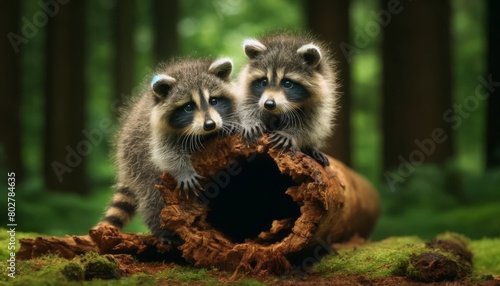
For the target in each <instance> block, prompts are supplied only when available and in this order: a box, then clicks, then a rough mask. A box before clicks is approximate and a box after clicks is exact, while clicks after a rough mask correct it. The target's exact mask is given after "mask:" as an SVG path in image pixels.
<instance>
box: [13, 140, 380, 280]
mask: <svg viewBox="0 0 500 286" xmlns="http://www.w3.org/2000/svg"><path fill="white" fill-rule="evenodd" d="M193 161H194V166H195V168H196V169H197V171H198V173H199V174H200V175H202V176H204V178H205V179H204V180H203V182H202V183H204V186H205V191H204V192H203V193H200V194H199V196H198V197H193V196H192V195H191V198H187V197H186V194H185V193H184V192H181V193H180V192H179V190H178V189H176V182H175V181H174V180H173V179H172V178H171V177H169V176H168V174H164V175H163V176H162V178H163V179H164V183H163V184H162V185H158V188H159V190H161V191H162V192H163V193H164V196H165V200H166V201H167V202H168V206H167V207H166V208H165V209H163V211H162V213H161V220H162V224H163V226H164V227H166V228H170V229H173V230H175V231H176V233H177V235H178V236H179V237H180V239H182V240H183V241H184V243H183V244H181V245H180V246H179V247H178V248H177V249H174V247H172V246H171V245H164V244H161V243H159V242H158V240H157V239H156V238H155V237H153V236H151V235H138V234H130V233H120V232H119V231H118V230H117V229H116V228H114V227H112V226H109V225H100V226H98V227H97V228H95V229H92V230H91V231H90V237H91V238H92V240H93V242H94V243H95V245H96V246H97V248H98V249H99V252H100V253H102V254H104V253H111V254H132V255H134V256H136V257H141V258H140V259H142V260H148V261H152V260H154V259H157V260H161V259H162V258H163V259H165V258H166V257H168V258H172V256H175V255H177V256H182V258H184V259H185V260H186V261H188V262H189V263H191V264H193V265H194V266H197V267H209V268H211V267H216V268H219V269H223V270H228V271H235V272H234V273H237V272H238V271H239V270H242V271H244V272H248V273H258V274H265V273H269V274H285V273H292V272H293V271H294V270H296V269H297V267H299V269H302V270H303V269H304V267H306V266H309V265H310V263H312V262H316V261H318V260H319V259H320V258H321V256H322V255H325V254H328V253H331V252H333V250H332V249H331V246H332V244H333V243H337V242H343V241H348V240H350V239H352V238H357V237H361V238H367V237H368V236H369V235H370V233H371V231H372V230H373V228H374V225H375V222H376V221H377V218H378V214H379V199H378V195H377V192H376V191H375V190H374V189H373V187H372V186H371V185H370V184H369V183H368V182H367V181H366V180H365V179H364V178H362V177H361V176H360V175H358V174H356V173H355V172H353V171H352V170H351V169H349V168H348V167H346V166H345V165H344V164H342V163H340V162H339V161H337V160H335V159H333V158H330V166H329V167H328V168H326V169H325V168H323V167H321V166H320V165H319V164H318V163H317V162H316V161H314V160H313V159H312V158H310V157H308V156H306V155H304V154H303V153H301V152H296V151H284V152H280V151H279V150H276V149H272V148H269V144H268V141H267V137H264V138H263V139H262V140H261V141H260V142H259V144H258V145H256V146H247V145H246V144H244V143H243V142H241V140H240V138H239V137H237V136H233V137H228V138H219V139H215V140H213V141H211V142H209V144H207V145H206V146H205V149H204V150H203V151H202V152H200V153H198V154H197V155H196V156H194V159H193ZM249 170H250V171H249ZM209 178H211V179H210V180H209ZM216 184H218V186H219V187H220V188H219V189H217V188H216V187H215V186H216ZM266 207H270V209H266ZM242 210H243V212H242ZM273 211H275V212H273ZM216 214H222V215H216ZM262 214H265V215H264V216H262ZM263 217H264V218H265V222H264V223H262V218H263ZM249 230H253V232H249ZM242 234H244V235H242ZM50 239H55V238H50ZM60 240H62V241H63V243H66V242H65V239H60ZM84 240H85V241H86V243H87V242H88V238H85V239H84ZM45 241H46V242H47V243H45V244H44V245H47V244H49V245H52V246H53V247H52V248H51V247H47V246H45V247H44V248H42V249H43V252H45V253H49V252H50V253H57V250H58V249H59V246H58V243H57V239H56V240H50V241H49V240H48V239H47V240H45ZM66 244H67V243H66ZM66 244H64V249H67V247H66ZM21 245H22V249H21V253H26V254H27V255H23V256H22V257H23V258H25V259H27V258H30V255H31V256H32V257H33V256H35V255H40V254H42V253H40V251H38V249H39V248H37V247H35V246H36V245H37V243H36V242H33V240H21ZM90 246H91V248H92V249H95V248H94V246H93V245H92V244H90ZM75 251H77V252H78V251H79V250H78V249H76V250H75ZM179 251H180V253H179ZM158 254H160V255H158ZM66 256H70V255H68V254H66ZM35 257H36V256H35Z"/></svg>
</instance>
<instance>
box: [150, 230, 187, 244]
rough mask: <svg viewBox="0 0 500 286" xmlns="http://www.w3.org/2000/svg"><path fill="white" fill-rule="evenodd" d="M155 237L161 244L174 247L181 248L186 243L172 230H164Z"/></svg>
mask: <svg viewBox="0 0 500 286" xmlns="http://www.w3.org/2000/svg"><path fill="white" fill-rule="evenodd" d="M155 236H156V237H157V238H158V240H159V241H160V242H161V243H164V244H170V245H173V246H180V245H181V244H183V243H184V241H182V239H181V238H180V237H179V236H178V235H177V234H176V233H175V231H173V230H171V229H162V230H160V231H159V232H158V233H155Z"/></svg>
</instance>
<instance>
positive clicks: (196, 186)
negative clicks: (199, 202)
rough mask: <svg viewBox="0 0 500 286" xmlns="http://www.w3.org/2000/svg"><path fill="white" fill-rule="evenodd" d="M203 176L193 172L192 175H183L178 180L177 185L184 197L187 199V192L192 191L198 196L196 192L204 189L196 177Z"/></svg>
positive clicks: (200, 177)
mask: <svg viewBox="0 0 500 286" xmlns="http://www.w3.org/2000/svg"><path fill="white" fill-rule="evenodd" d="M202 178H203V177H202V176H200V175H198V174H196V173H194V174H192V175H188V176H184V177H183V178H182V179H180V180H178V183H177V187H178V188H180V189H181V190H182V191H183V192H184V194H185V195H186V198H188V199H189V192H190V191H192V192H193V193H194V194H195V195H196V196H198V192H200V191H203V190H204V189H203V188H202V187H201V185H200V182H199V181H198V179H202Z"/></svg>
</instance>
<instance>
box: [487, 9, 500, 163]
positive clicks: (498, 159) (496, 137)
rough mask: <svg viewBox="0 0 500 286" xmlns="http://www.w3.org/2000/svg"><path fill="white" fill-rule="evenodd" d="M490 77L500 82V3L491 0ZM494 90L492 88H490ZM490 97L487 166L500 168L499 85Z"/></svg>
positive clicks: (489, 31) (489, 15)
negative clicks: (499, 28) (499, 29)
mask: <svg viewBox="0 0 500 286" xmlns="http://www.w3.org/2000/svg"><path fill="white" fill-rule="evenodd" d="M487 3H488V8H487V11H488V12H487V13H488V24H487V25H488V27H487V32H488V77H489V76H490V75H491V77H492V81H494V82H499V81H500V54H499V53H498V51H499V50H500V35H499V33H498V27H500V18H499V17H498V13H499V12H500V2H498V1H494V0H489V1H488V2H487ZM490 88H492V87H490ZM493 88H494V89H493V90H489V91H490V96H489V97H488V111H487V118H486V133H487V135H486V166H487V167H488V168H498V167H500V132H499V130H500V112H498V111H499V110H500V96H499V95H498V94H499V92H498V90H499V89H500V88H499V87H498V84H496V85H494V86H493Z"/></svg>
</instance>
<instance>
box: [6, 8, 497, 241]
mask: <svg viewBox="0 0 500 286" xmlns="http://www.w3.org/2000/svg"><path fill="white" fill-rule="evenodd" d="M3 7H4V8H2V11H1V12H0V15H1V16H0V21H1V26H0V28H1V31H2V37H3V40H2V46H1V50H0V57H1V58H2V60H1V64H0V86H1V90H2V91H1V93H2V96H1V101H0V109H1V116H2V119H1V122H0V134H1V142H0V143H1V145H0V160H1V162H0V163H1V165H0V171H1V172H2V174H7V172H15V173H16V182H17V186H16V200H17V204H16V209H17V213H16V215H17V216H16V220H17V223H18V230H20V231H34V232H40V233H44V234H50V235H64V234H84V233H86V232H87V231H88V229H89V228H90V227H92V226H93V225H94V224H95V223H96V222H97V221H98V219H99V217H100V216H101V214H102V212H103V210H104V208H105V206H106V204H107V201H108V200H109V198H110V196H111V193H112V190H111V186H112V184H113V179H114V169H113V166H112V160H111V156H110V155H111V150H112V149H111V145H110V141H111V139H112V136H113V133H114V130H115V128H116V124H117V123H116V117H117V109H118V108H119V107H120V106H121V105H122V104H124V102H125V101H126V98H128V97H129V95H130V94H134V93H137V92H138V91H139V90H140V88H141V84H142V82H143V80H144V79H145V78H146V76H147V75H148V73H150V72H151V70H152V68H153V67H154V66H155V64H156V63H158V62H159V61H163V60H168V59H170V58H172V57H173V56H185V55H191V56H193V55H194V56H229V57H232V58H233V59H234V62H235V65H236V69H235V73H234V75H236V74H237V71H238V70H239V68H240V67H241V65H242V64H243V63H244V61H245V57H244V55H243V52H242V49H241V42H242V40H243V39H244V38H246V37H258V36H259V35H262V34H263V33H266V32H270V31H274V30H277V29H288V30H292V31H312V32H313V33H314V34H317V35H318V36H319V37H320V38H322V39H323V40H325V41H326V42H328V43H330V47H331V49H332V50H333V51H334V53H335V57H336V59H337V60H338V67H339V70H340V73H339V77H340V82H341V84H342V93H343V97H342V100H341V107H342V108H341V113H340V115H339V120H338V124H337V126H336V133H335V135H334V137H333V138H332V139H331V144H330V147H329V148H328V149H327V152H328V153H329V154H331V155H333V156H334V157H336V158H339V159H340V160H342V161H343V162H345V163H346V164H348V165H349V166H351V167H352V168H354V169H355V170H356V171H357V172H359V173H361V174H363V175H365V176H366V177H367V178H368V179H369V180H370V181H371V182H372V183H373V184H374V185H375V186H376V187H377V189H378V190H379V192H380V195H381V198H382V205H383V213H382V217H381V219H380V222H379V224H378V226H377V228H376V231H375V233H374V235H373V239H376V240H377V239H381V238H384V237H387V236H391V235H419V236H421V237H424V238H430V237H432V236H434V235H435V234H437V233H440V232H443V231H446V230H449V231H457V232H461V233H463V234H465V235H467V236H469V237H472V238H480V237H483V236H490V237H492V236H500V219H499V217H500V169H499V167H500V139H499V136H500V135H499V134H500V127H499V126H500V119H499V117H500V103H499V95H498V91H495V89H500V87H499V85H500V83H496V82H499V81H500V71H499V66H500V60H499V54H500V47H499V42H500V41H499V36H500V33H498V28H499V27H500V23H499V19H500V18H499V17H498V15H500V5H499V2H498V1H494V0H483V1H467V0H440V1H432V0H419V1H410V0H401V1H396V0H350V1H349V0H334V1H326V0H325V1H322V0H313V1H306V0H291V1H285V0H273V1H257V0H209V1H194V0H186V1H177V0H170V1H161V0H148V1H134V0H123V1H117V0H89V1H67V0H64V1H63V0H59V1H56V0H44V1H28V0H23V1H7V2H5V3H4V5H3ZM494 15H495V16H494ZM495 17H496V19H495ZM488 83H489V84H488ZM2 178H4V182H5V185H4V186H6V182H7V179H6V176H5V175H2ZM4 189H6V187H4ZM6 198H7V196H6V192H5V193H4V195H2V196H1V202H2V205H4V206H6ZM4 202H5V203H4ZM6 218H7V216H6V215H2V217H1V221H2V225H3V226H5V224H4V221H6ZM126 230H127V231H146V228H145V227H144V225H143V224H142V222H141V221H140V219H136V220H135V221H134V222H133V223H132V225H130V226H129V227H127V228H126Z"/></svg>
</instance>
